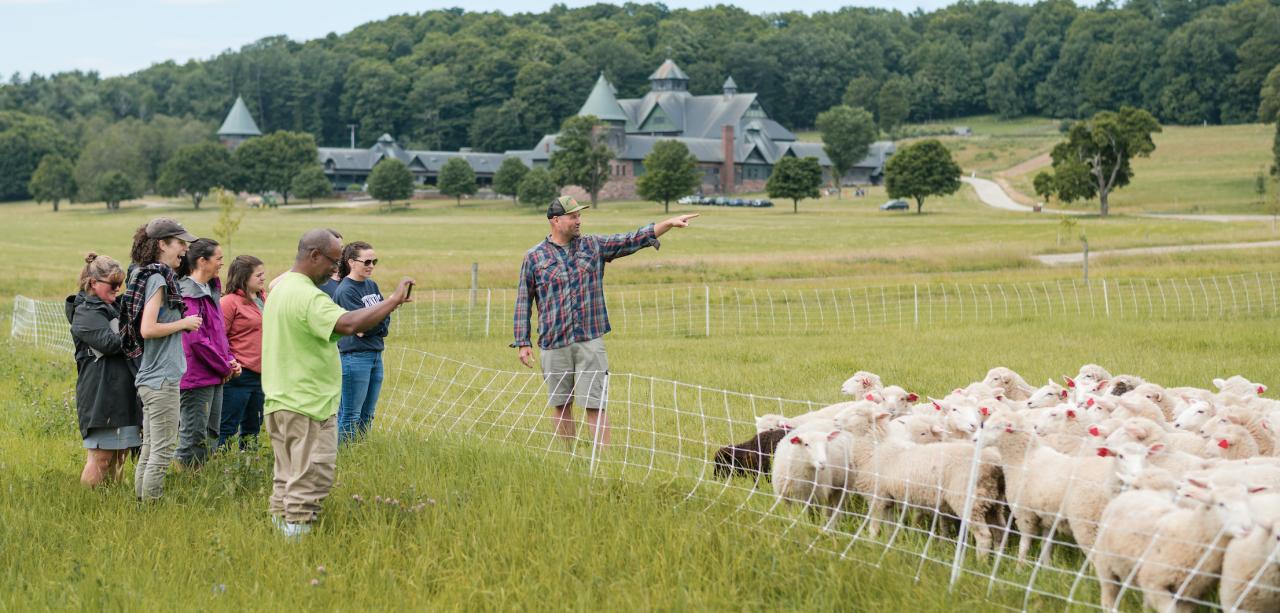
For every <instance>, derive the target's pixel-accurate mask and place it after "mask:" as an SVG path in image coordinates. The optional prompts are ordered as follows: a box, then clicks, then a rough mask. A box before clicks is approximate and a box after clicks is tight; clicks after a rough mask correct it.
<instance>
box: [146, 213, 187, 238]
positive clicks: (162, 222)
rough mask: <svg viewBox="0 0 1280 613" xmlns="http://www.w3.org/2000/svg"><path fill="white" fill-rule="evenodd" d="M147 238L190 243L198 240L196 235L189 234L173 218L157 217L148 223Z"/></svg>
mask: <svg viewBox="0 0 1280 613" xmlns="http://www.w3.org/2000/svg"><path fill="white" fill-rule="evenodd" d="M147 238H156V239H160V238H180V239H182V240H184V241H187V242H188V243H190V242H192V241H195V240H198V239H197V238H196V235H194V234H192V233H190V232H187V229H186V228H184V227H182V224H180V223H178V220H176V219H173V218H171V217H157V218H155V219H152V220H151V221H149V222H147Z"/></svg>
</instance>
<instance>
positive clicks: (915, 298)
mask: <svg viewBox="0 0 1280 613" xmlns="http://www.w3.org/2000/svg"><path fill="white" fill-rule="evenodd" d="M911 294H912V303H913V306H914V307H915V322H916V327H917V328H919V327H920V286H918V285H912V286H911Z"/></svg>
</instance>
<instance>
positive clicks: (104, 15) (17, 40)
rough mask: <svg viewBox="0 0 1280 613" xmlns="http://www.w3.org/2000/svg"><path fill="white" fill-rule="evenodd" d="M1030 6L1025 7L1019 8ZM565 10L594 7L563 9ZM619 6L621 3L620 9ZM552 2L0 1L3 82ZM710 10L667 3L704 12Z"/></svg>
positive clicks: (766, 0)
mask: <svg viewBox="0 0 1280 613" xmlns="http://www.w3.org/2000/svg"><path fill="white" fill-rule="evenodd" d="M953 1H954V0H901V1H895V0H843V1H838V0H807V1H805V2H800V3H797V4H796V5H794V6H797V7H798V8H801V9H803V10H805V11H807V12H813V11H820V10H834V9H837V8H839V7H841V6H849V5H856V6H879V7H886V8H895V9H899V10H902V11H912V10H915V9H916V8H917V7H920V8H923V9H925V10H931V9H934V8H938V7H940V6H946V5H948V4H952V2H953ZM1018 1H1022V2H1025V1H1027V0H1018ZM561 3H562V4H566V5H568V6H571V7H573V6H583V5H589V4H595V3H596V2H591V1H581V0H562V1H561ZM618 3H619V4H621V2H618ZM720 3H724V4H733V5H737V6H740V7H742V8H744V9H746V10H748V11H751V12H753V13H761V12H768V11H776V10H778V9H779V7H790V6H792V5H790V4H789V3H779V2H777V0H772V1H770V0H722V2H720ZM552 4H555V2H553V1H552V0H465V1H459V0H453V1H452V2H447V1H446V2H432V1H430V0H428V1H423V0H416V1H414V0H363V1H354V2H353V1H352V0H0V75H3V78H4V80H7V79H8V77H9V75H11V74H13V73H14V72H15V71H16V72H20V73H22V74H23V75H24V76H26V75H29V74H30V73H32V72H38V73H40V74H50V73H53V72H60V71H63V70H73V69H80V70H97V71H98V72H99V73H101V74H102V75H104V76H114V75H121V74H128V73H130V72H133V71H135V70H139V69H142V68H146V67H147V66H150V65H151V64H154V63H156V62H162V61H164V60H168V59H172V60H176V61H178V62H184V61H186V60H188V59H191V58H197V59H204V58H208V57H210V56H213V55H216V54H218V53H219V52H221V51H223V50H225V49H238V48H240V46H241V45H244V44H246V43H250V42H253V41H255V40H257V39H259V38H262V37H264V36H271V35H276V34H285V35H287V36H288V37H290V38H292V39H294V40H307V39H311V38H318V37H321V36H324V35H326V34H328V33H329V32H337V33H343V32H348V31H350V30H351V29H352V28H354V27H356V26H358V25H360V24H362V23H365V22H369V21H375V20H379V19H383V18H385V17H387V16H389V15H396V14H401V13H416V12H422V11H426V10H430V9H433V8H446V7H450V6H459V5H462V6H465V7H466V8H467V10H470V11H492V10H498V11H503V12H505V13H510V12H513V11H514V12H524V11H531V10H532V11H544V10H546V9H547V8H548V7H550V6H551V5H552ZM714 4H717V2H715V1H714V0H692V1H690V0H668V1H667V2H666V5H667V6H669V7H671V8H700V7H704V6H708V5H714Z"/></svg>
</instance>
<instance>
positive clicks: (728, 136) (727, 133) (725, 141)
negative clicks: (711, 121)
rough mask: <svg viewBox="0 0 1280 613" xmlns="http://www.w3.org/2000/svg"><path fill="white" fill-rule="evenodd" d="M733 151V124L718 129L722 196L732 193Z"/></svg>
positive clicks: (734, 147)
mask: <svg viewBox="0 0 1280 613" xmlns="http://www.w3.org/2000/svg"><path fill="white" fill-rule="evenodd" d="M735 149H737V147H736V145H735V143H734V141H733V124H728V123H727V124H724V126H723V127H722V128H720V151H721V153H722V154H723V155H724V162H723V163H722V166H721V168H720V192H721V193H723V194H732V193H733V185H734V176H733V168H734V165H733V162H734V155H733V154H734V150H735Z"/></svg>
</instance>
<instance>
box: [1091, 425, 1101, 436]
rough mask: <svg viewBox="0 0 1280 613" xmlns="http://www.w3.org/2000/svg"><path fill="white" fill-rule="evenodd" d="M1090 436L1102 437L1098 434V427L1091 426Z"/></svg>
mask: <svg viewBox="0 0 1280 613" xmlns="http://www.w3.org/2000/svg"><path fill="white" fill-rule="evenodd" d="M1089 436H1100V435H1099V434H1098V427H1097V426H1089Z"/></svg>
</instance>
